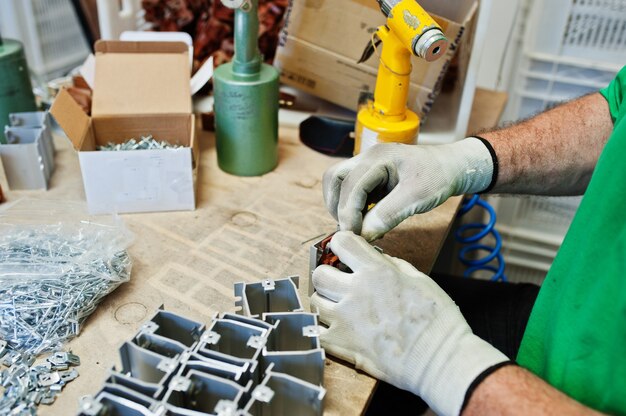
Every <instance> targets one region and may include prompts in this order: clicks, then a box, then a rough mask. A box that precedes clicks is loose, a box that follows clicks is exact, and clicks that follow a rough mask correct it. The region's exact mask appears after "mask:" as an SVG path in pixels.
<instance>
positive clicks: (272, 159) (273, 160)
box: [213, 0, 278, 176]
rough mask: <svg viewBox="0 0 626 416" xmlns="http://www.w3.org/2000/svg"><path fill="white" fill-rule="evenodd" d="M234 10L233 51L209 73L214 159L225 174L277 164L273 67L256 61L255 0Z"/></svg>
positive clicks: (265, 169) (241, 173)
mask: <svg viewBox="0 0 626 416" xmlns="http://www.w3.org/2000/svg"><path fill="white" fill-rule="evenodd" d="M222 2H223V3H224V4H225V5H226V6H231V5H232V3H238V4H237V7H236V10H235V55H234V57H233V61H232V62H230V63H227V64H223V65H220V66H219V67H218V68H217V69H216V70H215V74H214V75H213V87H214V96H215V136H216V141H217V162H218V165H219V167H220V168H221V169H222V170H223V171H225V172H228V173H232V174H234V175H239V176H259V175H263V174H264V173H267V172H270V171H272V170H273V169H274V168H275V167H276V164H277V163H278V71H277V70H276V69H275V68H274V67H272V66H270V65H267V64H265V63H263V62H262V60H261V54H260V52H259V47H258V33H259V17H258V14H257V13H258V0H244V1H235V2H233V0H228V1H224V0H222Z"/></svg>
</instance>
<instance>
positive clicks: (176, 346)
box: [133, 331, 187, 359]
mask: <svg viewBox="0 0 626 416" xmlns="http://www.w3.org/2000/svg"><path fill="white" fill-rule="evenodd" d="M133 343H134V344H135V345H138V346H140V347H141V348H143V349H146V350H148V351H152V352H154V353H157V354H159V355H162V356H164V357H168V358H174V359H175V358H177V357H179V356H180V355H181V354H182V353H183V352H185V351H186V350H187V347H185V346H184V345H183V344H181V343H180V342H178V341H174V340H172V339H169V338H165V337H162V336H160V335H155V334H153V333H151V332H143V331H141V332H139V333H138V334H137V335H136V336H135V338H133Z"/></svg>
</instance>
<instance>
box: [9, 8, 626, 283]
mask: <svg viewBox="0 0 626 416" xmlns="http://www.w3.org/2000/svg"><path fill="white" fill-rule="evenodd" d="M96 6H99V7H100V9H101V11H100V20H101V23H100V25H98V16H97V14H96V12H95V10H96ZM287 6H288V1H287V0H276V1H261V4H260V6H259V7H260V13H261V16H262V17H261V27H262V29H261V33H260V38H259V42H260V43H259V44H260V48H261V50H262V52H263V54H264V56H265V59H266V61H267V62H271V61H272V59H273V58H274V54H275V51H276V46H277V42H278V32H279V30H280V28H281V22H282V19H283V17H284V12H285V9H286V7H287ZM120 7H121V8H123V9H126V10H125V12H124V19H116V18H114V17H115V15H117V14H118V13H119V10H120ZM490 7H491V10H490V16H489V18H488V19H487V21H488V22H489V24H488V25H487V27H486V31H487V32H486V34H485V36H484V39H485V40H484V45H483V47H482V50H481V51H480V52H481V56H480V60H479V64H478V69H477V70H476V78H475V85H476V86H477V87H482V88H488V89H492V90H498V91H505V92H507V94H508V97H509V99H508V105H507V106H506V109H505V112H504V114H503V116H502V118H501V122H503V123H504V122H511V121H515V120H518V119H521V118H526V117H528V116H530V115H532V114H535V113H536V112H539V111H541V110H544V109H545V108H548V107H549V106H552V105H555V104H557V103H558V102H560V101H563V100H568V99H571V98H574V97H576V96H580V95H583V94H586V93H589V92H592V91H596V90H598V89H599V88H602V87H603V86H605V85H606V84H607V83H608V82H609V81H610V80H611V79H612V77H613V75H614V74H615V73H616V72H617V70H618V69H619V67H620V65H621V64H622V62H620V52H621V50H622V49H620V47H621V46H620V45H623V39H622V38H619V36H622V37H623V33H622V34H621V35H620V34H619V33H617V32H619V31H620V30H621V31H622V32H623V28H622V26H620V25H623V23H624V21H626V12H625V7H626V6H625V5H624V3H623V2H621V1H601V0H589V1H583V0H573V1H569V0H554V1H545V0H511V1H508V2H493V4H491V6H490ZM0 10H2V12H1V13H0V33H2V34H3V36H5V37H7V38H14V39H18V40H20V41H21V42H22V43H23V44H24V46H25V52H26V57H27V61H28V66H29V70H30V74H31V77H32V80H33V82H34V85H35V88H36V89H37V90H38V91H39V93H40V96H41V97H43V98H44V100H45V99H49V98H50V97H49V92H48V90H49V88H50V85H52V86H54V84H55V82H57V83H58V82H62V81H59V80H62V79H63V78H62V77H64V76H65V75H67V74H68V72H69V71H71V70H72V69H74V68H76V67H77V66H78V65H80V64H81V63H82V62H83V60H84V59H85V58H86V57H87V55H88V54H89V52H90V46H89V45H90V44H92V43H93V41H94V40H95V39H94V37H96V38H97V37H99V36H102V37H103V38H115V37H117V36H119V34H120V33H121V32H122V31H123V30H128V29H138V30H146V29H151V30H159V31H176V30H182V31H185V32H188V33H189V34H191V35H192V37H193V39H194V41H193V42H194V43H193V45H194V57H193V68H194V69H197V68H198V67H199V66H200V65H201V64H202V63H203V62H204V61H205V60H206V59H207V58H208V57H209V56H213V57H214V64H215V65H216V66H217V65H219V64H220V63H222V62H224V61H227V60H229V59H230V57H231V56H232V53H233V40H232V33H233V30H232V18H233V13H232V10H230V9H227V8H226V7H224V6H221V5H220V4H219V2H210V1H180V2H171V1H165V0H144V1H139V0H133V1H127V0H124V1H120V2H119V3H118V2H110V1H106V0H105V1H102V0H98V1H96V0H91V1H90V0H80V1H79V0H75V1H71V0H48V1H44V0H27V1H19V0H0ZM76 10H80V11H81V12H82V17H81V19H79V18H78V17H77V16H76ZM102 20H104V22H102ZM81 24H82V25H83V27H82V28H81ZM85 26H86V27H87V28H88V30H85ZM591 26H593V28H592V27H591ZM611 31H615V32H616V34H615V35H614V36H611V35H610V32H611ZM604 32H606V33H604ZM88 33H89V34H90V35H88V36H86V34H88ZM560 33H565V36H564V37H561V36H558V34H560ZM607 33H608V34H607ZM548 39H549V40H550V41H547V40H548ZM620 42H622V43H621V44H620ZM50 82H52V83H51V84H50ZM57 87H58V86H57ZM73 90H74V94H73V95H74V96H75V97H80V96H81V94H82V93H83V91H81V88H80V86H75V88H73ZM464 111H468V110H467V108H465V109H464ZM297 121H298V120H296V121H294V122H297ZM423 142H428V140H425V141H423ZM488 200H489V201H490V202H491V203H492V204H493V205H494V207H495V209H496V212H497V215H498V221H497V225H496V229H497V230H498V231H499V232H500V234H501V235H502V237H503V247H502V253H503V255H504V259H505V262H506V273H507V276H508V277H509V279H510V280H512V281H531V282H541V281H542V279H543V277H544V276H545V274H546V272H547V270H548V268H549V266H550V264H551V262H552V260H553V258H554V255H555V253H556V251H557V249H558V247H559V246H560V243H561V241H562V238H563V236H564V233H565V231H566V230H567V228H568V226H569V222H570V221H571V218H572V216H573V214H574V212H575V210H576V208H577V206H578V202H579V200H580V199H579V198H543V197H528V198H519V197H489V198H488ZM451 244H452V243H450V244H449V245H451ZM453 250H458V246H454V249H453ZM444 258H447V259H448V260H449V261H446V262H445V264H443V262H440V264H439V265H438V269H439V270H440V271H452V272H458V271H459V270H461V269H462V267H463V266H462V265H460V264H458V262H456V260H455V256H452V255H449V256H447V257H446V256H444ZM449 264H451V265H449ZM479 275H480V274H479Z"/></svg>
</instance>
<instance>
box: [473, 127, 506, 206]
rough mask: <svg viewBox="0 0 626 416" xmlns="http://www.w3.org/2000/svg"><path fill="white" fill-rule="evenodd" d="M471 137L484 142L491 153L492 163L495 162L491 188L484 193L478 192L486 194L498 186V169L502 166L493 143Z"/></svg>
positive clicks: (482, 192) (478, 137)
mask: <svg viewBox="0 0 626 416" xmlns="http://www.w3.org/2000/svg"><path fill="white" fill-rule="evenodd" d="M471 137H475V138H477V139H478V140H480V141H481V142H483V144H484V145H485V147H486V148H487V150H488V151H489V154H490V155H491V161H492V162H493V173H492V174H491V182H489V186H488V187H487V188H485V190H484V191H480V192H478V193H479V194H486V193H487V192H489V191H491V190H492V189H493V187H494V186H496V181H497V180H498V169H499V166H500V165H499V163H498V156H497V155H496V151H495V150H494V149H493V146H491V143H489V141H488V140H487V139H485V138H482V137H480V136H471Z"/></svg>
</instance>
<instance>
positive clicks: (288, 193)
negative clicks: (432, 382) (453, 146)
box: [3, 90, 506, 416]
mask: <svg viewBox="0 0 626 416" xmlns="http://www.w3.org/2000/svg"><path fill="white" fill-rule="evenodd" d="M505 101H506V96H505V95H504V94H502V93H494V92H490V91H485V90H478V91H477V94H476V97H475V101H474V107H473V112H472V117H471V119H470V127H469V131H476V130H479V129H482V128H486V127H490V126H493V125H495V123H496V122H497V120H498V118H499V116H500V113H501V111H502V109H503V107H504V103H505ZM198 138H199V140H200V143H201V149H202V153H201V159H200V168H199V172H198V192H197V209H196V210H195V211H191V212H168V213H149V214H128V215H123V218H124V221H125V223H126V225H127V227H128V228H129V229H130V230H131V231H132V232H133V233H134V234H135V241H134V244H133V245H132V246H131V247H130V249H129V252H130V255H131V257H132V259H133V270H132V276H131V280H130V282H129V283H126V284H124V285H122V286H121V287H119V288H118V289H117V290H116V291H115V292H113V293H111V294H110V295H109V296H107V297H106V299H105V300H104V301H103V302H102V303H101V304H100V305H99V307H98V309H97V310H96V311H95V312H94V314H93V315H92V316H91V317H90V318H89V319H88V320H87V322H86V323H85V325H84V328H83V330H82V332H81V334H80V336H79V337H77V338H76V339H74V340H73V341H72V342H71V343H70V344H69V347H70V348H71V349H72V350H73V352H74V353H76V354H78V355H79V356H80V358H81V366H80V367H78V370H79V372H80V377H79V378H78V379H77V380H75V381H73V382H72V383H69V384H68V385H67V386H66V388H65V389H64V390H63V393H62V394H61V395H60V396H59V398H58V399H57V401H56V402H55V403H54V404H53V405H52V406H43V405H42V406H40V408H39V410H40V414H41V415H44V416H45V415H69V414H74V413H75V411H76V409H77V404H78V400H79V398H80V397H81V396H83V395H86V394H95V393H96V392H97V391H98V390H99V388H100V386H101V385H102V382H103V380H104V378H105V375H106V373H107V370H109V369H110V368H111V366H112V365H116V366H118V367H119V358H118V348H119V347H120V345H121V344H122V343H123V342H124V341H127V340H130V339H131V338H132V336H133V335H134V334H135V333H136V332H137V330H138V328H139V326H140V325H141V324H142V323H143V322H144V321H145V320H147V319H149V318H150V317H151V316H152V315H153V314H154V313H155V311H156V309H157V308H158V307H159V306H161V305H164V307H165V309H166V310H169V311H172V312H175V313H178V314H181V315H184V316H187V317H189V318H191V319H194V320H197V321H201V322H205V323H209V321H210V318H211V316H212V315H213V314H214V313H216V312H220V311H222V312H225V311H233V310H234V295H233V284H234V283H236V282H256V281H258V280H260V279H263V278H268V277H269V278H281V277H285V276H288V275H294V274H297V275H300V276H301V279H300V289H299V291H300V296H301V298H302V301H303V303H304V304H305V305H306V307H307V308H308V298H307V296H306V294H307V290H308V272H309V270H308V264H309V247H310V245H311V244H312V242H313V241H315V240H316V239H319V237H320V236H322V235H326V234H329V233H331V232H332V231H334V230H335V228H336V223H335V221H334V219H333V218H332V217H331V216H330V215H329V214H328V213H327V211H326V209H325V207H324V204H323V200H322V192H321V177H322V173H323V172H324V170H325V169H326V168H327V167H329V166H330V165H332V164H334V163H336V162H338V159H336V158H331V157H328V156H324V155H322V154H319V153H317V152H315V151H313V150H311V149H309V148H307V147H305V146H304V145H302V144H301V143H300V142H299V139H298V131H297V129H281V131H280V146H279V151H280V160H279V165H278V167H277V168H276V170H274V171H273V172H271V173H269V174H267V175H264V176H262V177H254V178H243V177H236V176H232V175H229V174H226V173H224V172H222V171H221V170H220V169H219V168H218V166H217V160H216V154H215V140H214V137H213V135H212V134H211V133H207V132H200V133H199V136H198ZM55 140H56V145H57V154H56V171H55V172H54V175H53V177H52V182H51V189H50V190H48V191H47V192H44V191H35V192H33V191H30V192H25V191H21V192H18V191H5V193H6V196H7V198H8V199H9V200H15V199H17V198H20V197H36V198H43V199H50V200H83V199H84V192H83V186H82V180H81V175H80V169H79V164H78V158H77V155H76V153H75V152H74V150H73V149H72V148H71V146H70V144H69V141H67V140H66V139H64V138H61V137H56V138H55ZM3 185H6V183H4V184H3ZM3 188H4V189H5V190H6V189H7V188H6V186H3ZM459 203H460V197H456V198H451V199H450V200H448V201H447V202H446V203H445V204H443V205H442V206H440V207H439V208H437V209H435V210H433V211H432V212H430V213H427V214H423V215H419V216H414V217H412V218H410V219H409V220H407V221H405V222H404V223H402V224H401V225H400V226H399V227H398V228H396V229H395V230H393V231H392V232H390V233H389V234H388V235H387V236H385V238H384V239H382V240H381V241H379V242H378V243H377V245H379V246H380V247H382V248H383V249H384V250H385V252H386V253H388V254H390V255H392V256H397V257H401V258H404V259H405V260H407V261H409V262H411V263H412V264H414V265H415V266H416V267H418V268H419V269H420V270H422V271H424V272H427V273H428V272H429V271H430V270H431V268H432V266H433V264H434V261H435V259H436V257H437V255H438V253H439V250H440V249H441V246H442V244H443V241H444V239H445V237H446V235H447V234H448V231H449V228H450V225H451V223H452V220H453V218H454V215H455V213H456V211H457V209H458V206H459ZM375 383H376V381H375V380H374V379H372V378H371V377H369V376H367V375H366V374H364V373H361V372H358V371H355V370H354V369H353V368H351V367H350V366H348V365H345V364H342V363H339V362H337V361H335V360H334V359H333V358H332V357H329V359H328V360H327V365H326V371H325V387H326V389H327V395H326V407H325V414H327V415H350V414H360V413H361V412H362V410H363V409H364V408H365V406H366V404H367V402H368V399H369V397H370V395H371V393H372V391H373V389H374V386H375Z"/></svg>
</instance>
